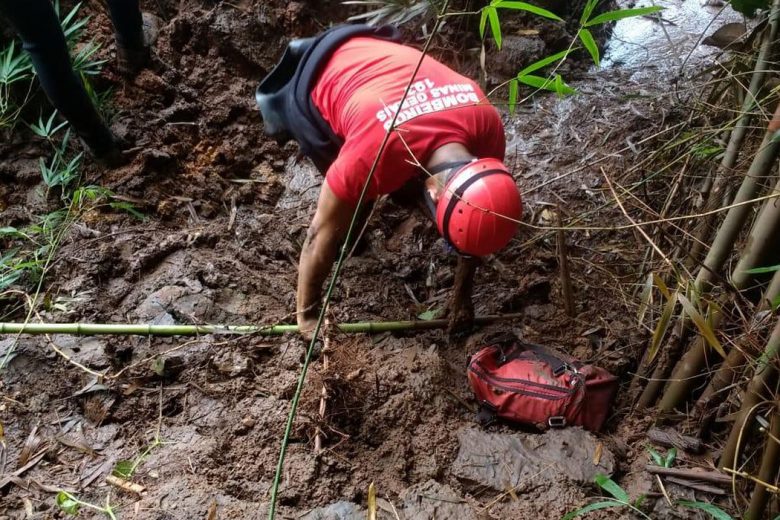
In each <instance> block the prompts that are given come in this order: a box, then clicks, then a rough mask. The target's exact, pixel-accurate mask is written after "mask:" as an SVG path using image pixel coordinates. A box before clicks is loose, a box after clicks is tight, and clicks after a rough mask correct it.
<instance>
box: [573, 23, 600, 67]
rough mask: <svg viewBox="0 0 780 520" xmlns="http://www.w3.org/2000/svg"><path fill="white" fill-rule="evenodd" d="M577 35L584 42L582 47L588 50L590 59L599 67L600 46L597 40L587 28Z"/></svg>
mask: <svg viewBox="0 0 780 520" xmlns="http://www.w3.org/2000/svg"><path fill="white" fill-rule="evenodd" d="M577 35H578V36H579V37H580V41H581V42H582V45H584V46H585V49H587V51H588V53H589V54H590V57H591V58H592V59H593V63H594V64H595V65H596V66H597V67H598V66H599V65H600V63H601V61H600V60H599V46H598V44H597V43H596V40H594V39H593V35H592V34H591V32H590V31H589V30H587V29H585V28H582V29H580V32H579V33H577Z"/></svg>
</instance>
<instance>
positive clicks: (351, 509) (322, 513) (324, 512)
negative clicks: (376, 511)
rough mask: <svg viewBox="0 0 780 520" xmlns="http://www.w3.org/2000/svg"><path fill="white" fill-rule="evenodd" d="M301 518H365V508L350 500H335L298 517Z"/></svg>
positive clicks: (346, 519) (343, 519) (317, 519)
mask: <svg viewBox="0 0 780 520" xmlns="http://www.w3.org/2000/svg"><path fill="white" fill-rule="evenodd" d="M300 518H301V520H365V518H366V510H365V509H363V508H362V507H360V506H359V505H357V504H355V503H352V502H345V501H340V502H335V503H333V504H331V505H329V506H327V507H318V508H317V509H313V510H311V511H309V512H308V513H306V514H305V515H304V516H302V517H300Z"/></svg>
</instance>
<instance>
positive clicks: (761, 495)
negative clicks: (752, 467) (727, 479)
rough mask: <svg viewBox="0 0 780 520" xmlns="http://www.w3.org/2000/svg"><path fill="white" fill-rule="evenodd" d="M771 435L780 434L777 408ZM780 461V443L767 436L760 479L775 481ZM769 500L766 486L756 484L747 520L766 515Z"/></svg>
mask: <svg viewBox="0 0 780 520" xmlns="http://www.w3.org/2000/svg"><path fill="white" fill-rule="evenodd" d="M768 433H769V434H770V435H774V436H775V437H777V436H780V413H778V411H777V408H775V413H774V414H772V425H771V426H770V431H769V432H768ZM778 463H780V444H778V443H777V442H774V440H772V439H771V438H767V440H766V442H765V443H764V455H763V457H762V458H761V468H759V470H758V479H759V480H763V481H764V482H774V481H775V478H777V466H778ZM768 501H769V491H768V490H767V488H766V487H764V486H762V485H760V484H756V486H755V487H754V488H753V496H751V497H750V506H749V507H748V510H747V512H746V513H745V520H760V519H761V518H763V517H764V510H765V509H766V504H767V502H768Z"/></svg>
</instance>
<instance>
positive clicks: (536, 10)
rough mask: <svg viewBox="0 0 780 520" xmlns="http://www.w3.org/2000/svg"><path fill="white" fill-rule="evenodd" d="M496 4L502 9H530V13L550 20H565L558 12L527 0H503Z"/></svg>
mask: <svg viewBox="0 0 780 520" xmlns="http://www.w3.org/2000/svg"><path fill="white" fill-rule="evenodd" d="M495 6H496V7H498V8H501V9H516V10H519V11H528V12H529V13H533V14H535V15H538V16H542V17H544V18H548V19H550V20H557V21H559V22H562V21H563V19H562V18H561V17H560V16H558V15H557V14H555V13H553V12H550V11H548V10H547V9H542V8H541V7H537V6H535V5H532V4H528V3H526V2H508V1H504V0H502V1H501V2H497V3H496V4H495Z"/></svg>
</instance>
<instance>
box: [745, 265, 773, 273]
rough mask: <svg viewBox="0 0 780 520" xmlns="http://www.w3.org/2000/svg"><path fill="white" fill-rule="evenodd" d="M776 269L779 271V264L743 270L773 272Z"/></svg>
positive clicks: (748, 271)
mask: <svg viewBox="0 0 780 520" xmlns="http://www.w3.org/2000/svg"><path fill="white" fill-rule="evenodd" d="M776 271H780V264H778V265H772V266H769V267H754V268H753V269H748V270H747V271H745V272H746V273H750V274H764V273H774V272H776Z"/></svg>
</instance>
